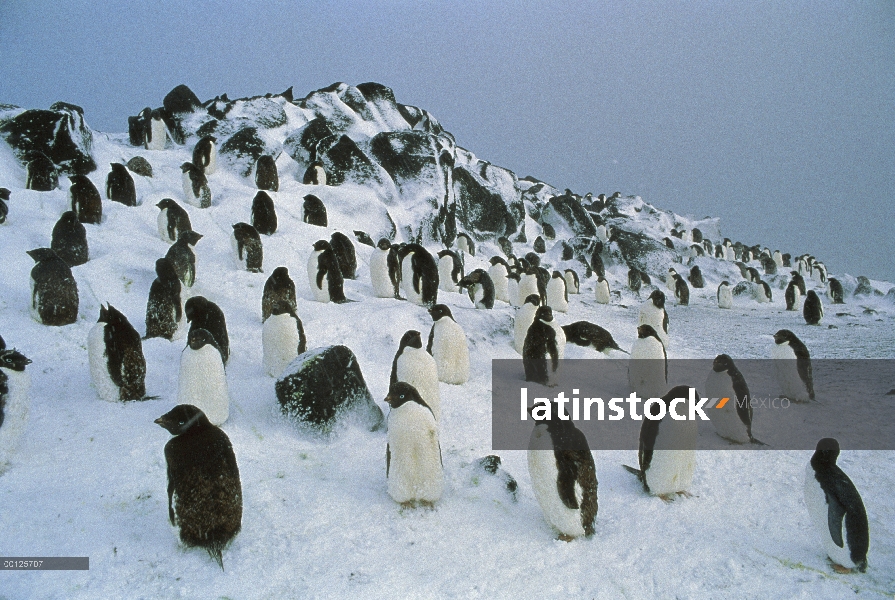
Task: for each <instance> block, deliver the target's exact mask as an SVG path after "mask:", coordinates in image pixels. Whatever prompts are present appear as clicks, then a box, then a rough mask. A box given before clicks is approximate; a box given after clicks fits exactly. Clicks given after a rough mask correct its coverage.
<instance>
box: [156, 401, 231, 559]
mask: <svg viewBox="0 0 895 600" xmlns="http://www.w3.org/2000/svg"><path fill="white" fill-rule="evenodd" d="M155 422H156V423H157V424H158V425H160V426H162V427H163V428H164V429H166V430H167V431H168V432H170V433H171V434H172V435H173V436H174V437H173V438H171V439H170V440H169V441H168V443H167V444H165V462H166V463H167V465H168V518H169V520H170V521H171V525H174V526H175V527H178V528H179V530H180V541H181V542H183V543H184V544H185V545H186V546H198V547H200V548H204V549H205V550H206V551H208V555H209V556H211V557H212V558H213V559H214V560H215V562H217V563H218V565H220V567H221V569H222V570H223V568H224V559H223V554H222V552H223V550H224V548H226V547H227V545H228V544H229V543H230V542H231V540H233V538H234V537H236V534H237V533H239V530H240V528H241V527H242V484H241V483H240V480H239V467H238V466H237V464H236V455H235V454H234V453H233V446H232V445H231V444H230V438H228V437H227V434H226V433H224V432H223V431H221V430H220V429H219V428H217V427H215V426H214V425H212V424H211V423H210V422H209V419H208V417H207V416H206V415H205V414H204V413H203V412H202V410H201V409H199V408H197V407H195V406H190V405H187V404H181V405H178V406H175V407H174V408H173V409H172V410H171V411H169V412H168V413H166V414H164V415H162V416H161V417H159V418H158V419H156V420H155Z"/></svg>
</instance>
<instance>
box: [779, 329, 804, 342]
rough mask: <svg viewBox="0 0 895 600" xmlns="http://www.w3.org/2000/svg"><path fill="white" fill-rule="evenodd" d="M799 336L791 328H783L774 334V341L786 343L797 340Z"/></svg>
mask: <svg viewBox="0 0 895 600" xmlns="http://www.w3.org/2000/svg"><path fill="white" fill-rule="evenodd" d="M797 339H799V338H797V337H796V334H794V333H793V332H791V331H790V330H789V329H781V330H780V331H778V332H777V333H775V334H774V343H775V344H786V343H789V342H791V341H793V340H797Z"/></svg>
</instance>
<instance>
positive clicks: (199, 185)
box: [180, 162, 211, 208]
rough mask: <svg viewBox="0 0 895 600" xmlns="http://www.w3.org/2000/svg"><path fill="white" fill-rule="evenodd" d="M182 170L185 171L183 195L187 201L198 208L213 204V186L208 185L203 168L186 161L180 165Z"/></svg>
mask: <svg viewBox="0 0 895 600" xmlns="http://www.w3.org/2000/svg"><path fill="white" fill-rule="evenodd" d="M180 170H181V172H182V173H183V177H182V179H183V196H184V199H185V200H186V203H187V204H191V205H193V206H195V207H196V208H208V207H209V206H211V188H209V187H208V179H206V178H205V173H204V172H203V171H202V169H200V168H199V167H197V166H196V165H194V164H193V163H188V162H185V163H183V164H182V165H180Z"/></svg>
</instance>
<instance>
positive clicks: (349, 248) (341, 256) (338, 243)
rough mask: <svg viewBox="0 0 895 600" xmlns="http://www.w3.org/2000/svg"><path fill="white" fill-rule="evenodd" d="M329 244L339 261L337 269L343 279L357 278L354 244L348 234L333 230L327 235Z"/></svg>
mask: <svg viewBox="0 0 895 600" xmlns="http://www.w3.org/2000/svg"><path fill="white" fill-rule="evenodd" d="M329 245H330V246H331V247H332V249H333V252H335V254H336V259H337V260H338V261H339V269H340V270H341V271H342V277H344V278H345V279H357V254H356V253H355V251H354V244H353V243H351V240H350V239H348V236H347V235H345V234H344V233H342V232H341V231H335V232H333V234H332V235H331V236H329Z"/></svg>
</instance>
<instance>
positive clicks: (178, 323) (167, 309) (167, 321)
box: [146, 258, 183, 340]
mask: <svg viewBox="0 0 895 600" xmlns="http://www.w3.org/2000/svg"><path fill="white" fill-rule="evenodd" d="M155 274H156V278H155V280H154V281H153V282H152V285H151V286H150V288H149V299H148V300H147V301H146V337H147V338H154V337H160V338H165V339H167V340H172V339H174V337H175V336H176V335H177V332H178V330H179V329H180V328H181V327H182V326H183V303H182V298H181V291H182V288H181V283H180V279H178V277H177V271H175V270H174V264H173V263H172V262H171V259H168V258H160V259H158V260H157V261H155Z"/></svg>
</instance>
